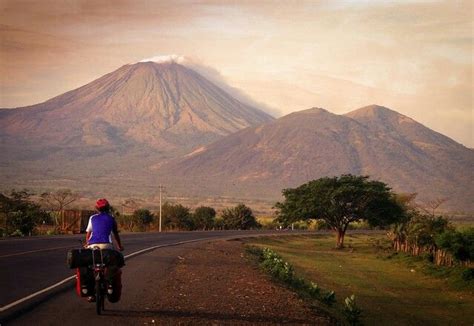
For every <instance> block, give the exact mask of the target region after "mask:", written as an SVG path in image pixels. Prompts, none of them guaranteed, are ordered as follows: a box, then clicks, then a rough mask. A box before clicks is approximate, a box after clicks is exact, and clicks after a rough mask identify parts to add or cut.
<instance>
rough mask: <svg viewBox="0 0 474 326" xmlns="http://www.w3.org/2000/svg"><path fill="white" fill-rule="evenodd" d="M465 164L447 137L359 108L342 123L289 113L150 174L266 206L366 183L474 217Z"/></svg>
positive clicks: (337, 118)
mask: <svg viewBox="0 0 474 326" xmlns="http://www.w3.org/2000/svg"><path fill="white" fill-rule="evenodd" d="M362 109H364V108H362ZM364 111H371V112H369V113H371V114H372V113H376V118H375V120H374V119H372V120H371V119H365V120H364V119H361V118H362V117H364V116H365V115H364V114H362V113H364ZM374 111H375V112H374ZM353 112H356V113H357V117H356V118H357V120H356V119H354V118H353V117H350V116H354V114H353ZM387 114H388V115H389V117H390V118H391V119H392V122H393V124H391V125H389V126H388V128H386V127H387V126H386V125H385V124H383V123H382V124H381V123H380V120H379V119H377V116H386V115H387ZM407 119H409V120H407ZM396 121H398V122H399V123H398V122H397V123H396V124H395V122H396ZM407 121H408V122H407ZM405 123H410V124H413V126H410V128H411V129H413V128H414V129H413V130H411V129H410V128H408V129H406V126H404V124H405ZM398 129H399V130H398ZM397 130H398V131H397ZM406 130H408V131H411V132H409V133H407V132H406ZM410 137H414V138H413V139H411V138H410ZM423 137H424V138H423ZM472 163H474V151H472V150H469V149H467V148H466V147H464V146H463V145H461V144H458V143H456V142H455V141H453V140H451V139H449V138H448V137H446V136H443V135H441V134H438V133H436V132H434V131H431V130H430V129H428V128H426V127H424V126H423V125H421V124H419V123H417V122H416V121H414V120H413V119H411V118H408V117H406V116H404V115H401V114H399V113H397V112H396V111H393V110H390V109H387V108H383V107H370V108H368V109H367V107H366V109H364V110H362V111H360V109H359V111H358V110H355V111H352V112H349V113H348V114H344V115H337V114H333V113H331V112H329V111H326V110H324V109H317V108H316V109H315V108H313V109H309V110H304V111H300V112H294V113H291V114H289V115H287V116H284V117H282V118H279V119H277V120H274V121H271V122H268V123H266V124H263V125H261V126H257V127H253V128H247V129H244V130H241V131H239V132H237V133H235V134H232V135H229V136H227V137H224V138H222V139H220V140H218V141H216V142H214V143H212V144H210V145H208V146H206V147H205V148H204V149H202V150H200V151H199V152H197V153H195V154H192V155H189V156H187V157H183V158H181V159H180V160H173V161H172V163H169V164H168V165H166V164H165V165H164V166H163V165H162V166H158V167H157V166H155V167H153V168H154V171H156V173H158V174H160V175H166V174H168V175H173V174H176V175H177V174H179V175H180V176H181V177H183V178H187V179H189V180H193V178H194V176H198V177H196V178H198V179H202V178H204V177H205V178H208V179H209V180H213V182H212V185H214V186H213V187H212V186H210V185H207V186H206V189H207V191H208V192H214V193H227V194H228V195H235V194H236V193H239V192H240V193H242V194H246V196H250V197H251V196H256V195H258V194H260V195H265V196H267V197H272V198H278V196H279V193H280V191H281V189H283V188H287V187H294V186H297V185H299V184H301V183H304V182H306V181H308V180H311V179H316V178H319V177H323V176H335V175H340V174H346V173H351V174H357V175H369V176H371V177H372V178H376V179H381V180H383V181H385V182H387V183H388V184H389V185H390V186H392V187H393V188H394V190H395V191H399V192H418V193H419V197H420V198H421V199H422V200H428V199H430V198H431V199H433V198H435V197H450V198H451V200H450V201H451V203H448V204H447V205H448V206H449V205H451V207H463V208H465V209H469V210H474V207H473V205H472V203H470V200H469V198H470V197H469V194H472V193H474V187H473V184H472V173H471V172H470V171H471V170H470V167H471V166H472ZM190 183H191V184H192V181H190ZM228 189H231V191H229V190H228ZM455 197H457V198H455Z"/></svg>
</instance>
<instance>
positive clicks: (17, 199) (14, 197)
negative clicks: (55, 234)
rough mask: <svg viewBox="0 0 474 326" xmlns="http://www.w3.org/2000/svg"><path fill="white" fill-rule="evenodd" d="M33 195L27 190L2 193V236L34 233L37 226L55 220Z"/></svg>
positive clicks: (0, 204) (0, 210)
mask: <svg viewBox="0 0 474 326" xmlns="http://www.w3.org/2000/svg"><path fill="white" fill-rule="evenodd" d="M32 196H33V193H31V192H29V191H27V190H22V191H16V190H12V191H11V192H10V193H8V194H2V193H0V236H2V237H5V236H25V235H34V234H35V230H36V227H37V226H39V225H45V224H51V223H53V222H54V219H53V217H52V216H51V214H50V213H48V212H47V211H46V210H44V209H43V208H42V207H41V205H40V204H38V203H36V202H34V201H33V200H32V199H31V197H32Z"/></svg>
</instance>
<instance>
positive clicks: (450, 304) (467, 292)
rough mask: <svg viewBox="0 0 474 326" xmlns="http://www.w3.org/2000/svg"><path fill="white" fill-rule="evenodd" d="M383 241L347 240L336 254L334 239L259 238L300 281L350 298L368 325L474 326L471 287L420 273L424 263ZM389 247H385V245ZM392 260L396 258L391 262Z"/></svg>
mask: <svg viewBox="0 0 474 326" xmlns="http://www.w3.org/2000/svg"><path fill="white" fill-rule="evenodd" d="M385 241H386V240H385V236H384V235H348V236H346V240H345V244H346V246H350V247H352V249H351V248H346V249H344V250H335V249H333V248H334V242H335V238H334V236H332V235H312V236H295V237H286V238H260V239H256V240H250V241H249V244H251V245H256V246H259V247H268V248H271V249H273V250H274V251H276V252H277V253H279V254H280V255H281V256H282V257H283V258H284V259H285V260H286V261H288V262H290V263H291V264H292V265H293V266H294V267H295V270H296V272H297V274H298V275H300V276H302V277H304V278H305V279H307V280H310V281H313V282H315V283H318V284H319V285H320V287H321V288H323V289H326V290H334V291H335V292H336V298H337V300H338V301H342V300H344V298H346V297H348V296H350V295H351V294H355V295H356V301H357V304H358V305H359V306H360V307H361V309H362V310H363V318H362V321H363V323H364V324H366V325H384V326H385V325H473V324H474V295H473V286H472V284H470V285H469V284H468V286H467V287H465V288H464V289H463V288H460V285H459V284H456V283H455V282H453V281H452V280H451V279H449V280H446V279H442V278H440V277H435V276H433V275H429V274H426V273H423V272H422V266H425V263H423V262H416V261H413V260H412V259H406V258H402V259H399V258H396V257H395V258H393V255H390V254H389V253H388V252H387V251H386V249H383V244H384V242H385ZM385 245H386V243H385ZM390 257H392V258H390Z"/></svg>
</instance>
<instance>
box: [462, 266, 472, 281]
mask: <svg viewBox="0 0 474 326" xmlns="http://www.w3.org/2000/svg"><path fill="white" fill-rule="evenodd" d="M461 277H462V279H463V280H464V281H467V282H468V281H472V280H474V268H466V269H465V270H464V271H463V272H462V274H461Z"/></svg>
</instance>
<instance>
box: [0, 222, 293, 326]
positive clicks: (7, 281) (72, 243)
mask: <svg viewBox="0 0 474 326" xmlns="http://www.w3.org/2000/svg"><path fill="white" fill-rule="evenodd" d="M269 234H288V233H287V232H281V231H280V232H275V231H207V232H206V231H203V232H175V233H135V234H123V235H122V236H121V237H122V242H123V244H124V247H125V251H124V255H125V256H127V255H129V254H131V253H133V252H137V251H140V250H142V249H146V248H150V247H153V246H159V245H169V244H176V243H179V242H184V241H193V240H206V239H207V240H209V239H223V238H232V237H246V236H255V235H269ZM83 237H84V235H75V236H56V237H36V238H29V239H7V240H0V288H1V289H2V290H1V291H0V308H2V307H6V306H8V305H9V304H11V303H12V302H15V301H17V300H20V299H22V298H24V297H26V296H28V295H30V294H32V293H35V292H37V291H39V290H41V289H44V288H46V287H49V286H51V285H53V284H55V283H57V282H59V281H61V280H63V279H65V278H67V277H70V276H71V275H73V271H71V270H70V269H68V268H67V266H66V253H67V251H68V250H69V249H72V248H78V247H79V240H80V239H82V238H83ZM158 250H160V252H159V253H158V254H157V253H155V254H150V253H149V254H143V255H139V256H136V257H133V258H131V259H129V260H127V262H128V263H127V266H125V268H124V284H128V286H129V288H127V287H126V286H125V285H124V286H125V287H124V293H128V295H127V298H130V297H131V296H130V295H132V297H133V291H139V292H141V293H144V292H146V284H140V283H141V282H142V283H143V281H144V278H142V277H141V275H143V273H147V272H148V271H150V270H152V271H153V272H154V273H158V274H159V273H165V272H166V269H167V268H170V264H171V263H172V261H171V260H172V258H173V257H174V258H173V259H175V257H176V255H175V254H173V255H172V257H171V256H170V257H167V256H166V255H163V256H162V255H161V253H164V252H166V250H164V249H158ZM152 256H154V257H155V258H154V259H152V260H150V257H152ZM150 266H151V267H150ZM134 283H136V284H134ZM72 284H73V282H72V281H71V282H68V284H66V285H64V286H62V287H58V289H56V290H54V291H49V293H47V294H43V295H41V296H38V297H37V298H34V299H32V300H28V301H26V302H25V303H22V304H18V305H16V306H15V307H13V308H11V309H7V310H5V311H3V312H0V321H2V320H5V319H10V317H11V316H13V315H15V316H16V315H18V312H21V314H22V315H23V318H24V317H25V309H31V308H32V307H34V306H35V305H36V304H38V303H40V302H42V304H41V305H42V306H45V307H49V305H51V304H52V303H53V307H52V308H50V309H51V311H56V312H57V309H61V311H63V310H64V309H63V308H60V307H61V306H65V305H66V303H67V302H69V303H70V304H69V305H68V307H69V308H71V309H72V311H71V313H73V312H74V311H75V309H82V308H81V307H80V306H81V305H87V303H85V302H83V301H81V300H79V301H78V298H77V297H75V294H74V291H72V290H71V289H70V288H71V285H72ZM132 284H133V285H134V286H133V287H131V285H132ZM135 285H136V287H135ZM66 287H67V288H68V289H69V290H67V291H66V292H64V293H62V292H61V290H64V289H65V288H66ZM52 294H54V298H51V296H52ZM135 295H139V294H135ZM46 299H48V300H47V302H46V303H44V302H43V301H45V300H46ZM58 300H59V301H58ZM54 302H55V304H56V306H55V305H54ZM127 304H128V305H129V304H130V302H127V299H124V300H123V301H121V302H120V303H119V304H117V307H118V306H121V305H125V306H126V305H127ZM87 306H88V308H89V309H90V305H87ZM65 311H67V309H66V310H65ZM30 315H35V316H36V315H37V313H34V314H30ZM66 316H72V315H71V314H67V315H66ZM36 321H38V320H37V319H36Z"/></svg>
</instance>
